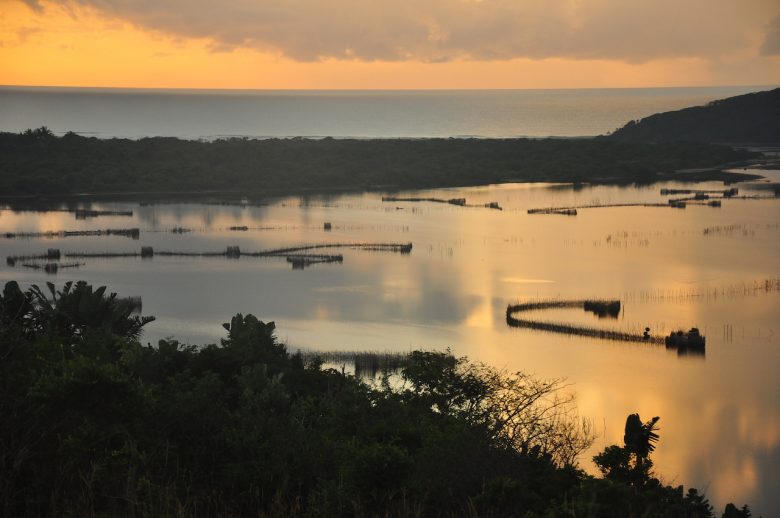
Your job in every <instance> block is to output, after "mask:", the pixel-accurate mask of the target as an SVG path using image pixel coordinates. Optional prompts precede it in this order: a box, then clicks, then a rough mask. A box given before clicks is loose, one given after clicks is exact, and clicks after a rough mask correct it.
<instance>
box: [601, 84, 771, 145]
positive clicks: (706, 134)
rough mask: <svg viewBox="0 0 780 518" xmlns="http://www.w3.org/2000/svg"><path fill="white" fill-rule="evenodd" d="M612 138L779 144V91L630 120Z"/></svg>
mask: <svg viewBox="0 0 780 518" xmlns="http://www.w3.org/2000/svg"><path fill="white" fill-rule="evenodd" d="M609 138H611V139H615V140H623V141H627V140H630V141H644V142H677V141H688V142H690V141H695V142H719V143H753V144H767V143H772V144H776V143H778V142H780V88H776V89H774V90H768V91H765V92H757V93H752V94H746V95H738V96H736V97H729V98H727V99H721V100H718V101H713V102H711V103H709V104H707V105H705V106H695V107H693V108H685V109H683V110H678V111H673V112H665V113H657V114H655V115H651V116H649V117H645V118H644V119H641V120H639V121H631V122H629V123H628V124H626V125H625V126H623V127H622V128H620V129H618V130H616V131H615V132H614V133H612V135H610V137H609Z"/></svg>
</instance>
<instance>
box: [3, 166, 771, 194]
mask: <svg viewBox="0 0 780 518" xmlns="http://www.w3.org/2000/svg"><path fill="white" fill-rule="evenodd" d="M740 165H741V164H740ZM733 166H734V164H732V165H730V166H728V165H724V168H726V167H733ZM762 178H765V177H764V176H761V175H758V174H750V173H735V172H728V171H723V170H721V169H711V170H707V171H697V172H696V173H685V172H675V173H670V174H669V175H668V176H666V177H664V178H658V179H657V180H656V181H655V182H653V183H663V182H675V181H676V182H681V183H701V182H723V183H724V184H725V185H728V184H732V183H738V182H749V181H754V180H760V179H762ZM513 183H560V184H573V185H630V184H633V183H636V182H631V181H621V180H615V181H611V180H610V179H608V178H604V179H594V180H593V181H590V182H550V181H547V180H528V181H526V180H522V181H521V180H517V181H511V180H509V181H506V182H497V183H480V184H469V185H443V186H438V187H430V186H428V187H419V188H415V187H404V188H393V187H391V186H375V187H373V188H366V189H358V188H355V189H349V188H333V189H324V188H312V189H306V188H298V189H293V190H289V189H266V190H263V191H257V192H247V191H243V190H193V191H134V192H93V193H90V192H84V193H49V194H44V195H42V194H22V195H0V203H14V202H17V203H18V202H33V203H41V204H43V203H46V202H54V203H56V202H60V203H69V202H80V201H86V202H101V201H103V202H108V201H168V200H169V201H177V202H178V201H184V200H193V201H208V200H211V201H215V202H218V201H224V202H230V201H235V200H241V199H248V200H255V201H257V200H264V199H278V198H285V197H294V196H338V195H343V194H354V193H377V194H382V193H396V192H401V191H422V190H426V191H427V190H438V189H453V188H468V187H485V186H488V185H505V184H513Z"/></svg>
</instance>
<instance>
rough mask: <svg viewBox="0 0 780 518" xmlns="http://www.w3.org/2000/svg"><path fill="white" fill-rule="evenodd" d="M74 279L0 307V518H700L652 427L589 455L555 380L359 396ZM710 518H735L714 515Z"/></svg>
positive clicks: (428, 379)
mask: <svg viewBox="0 0 780 518" xmlns="http://www.w3.org/2000/svg"><path fill="white" fill-rule="evenodd" d="M133 309H134V306H133V305H132V303H131V302H130V301H127V300H124V299H121V298H119V297H117V296H116V294H108V293H107V292H106V289H105V288H97V289H93V288H92V287H91V286H90V285H88V284H86V283H84V282H78V283H75V284H74V283H66V284H65V285H64V286H63V287H62V288H61V289H59V290H57V289H56V287H55V286H54V285H53V284H48V285H47V287H46V288H44V289H41V288H39V287H37V286H32V287H31V288H29V289H27V290H22V289H21V288H20V287H19V285H18V284H17V283H16V282H9V283H7V284H6V285H5V287H4V289H3V292H2V295H0V360H1V361H0V415H2V426H0V514H2V515H3V516H128V517H129V516H134V517H137V516H155V517H157V516H220V517H229V516H486V517H487V516H519V517H527V518H531V517H541V516H545V517H580V516H582V517H594V516H596V517H600V516H604V517H627V516H647V517H672V516H675V517H676V516H685V517H691V518H694V517H712V516H715V514H714V512H713V509H712V506H711V505H710V504H709V503H708V501H707V500H706V498H705V496H704V495H703V494H701V493H700V492H699V491H697V490H696V489H693V488H690V489H688V490H687V491H685V490H684V489H683V487H682V486H677V487H674V486H669V485H666V484H664V483H663V482H662V481H661V480H660V479H659V478H658V477H657V476H656V475H655V474H654V473H653V470H652V466H653V463H652V460H651V458H650V457H651V453H652V452H653V450H654V448H655V443H656V442H657V441H658V438H659V437H658V434H657V433H656V431H657V429H656V423H657V421H658V419H659V418H658V417H654V418H652V419H650V420H649V421H642V419H641V418H640V416H639V415H638V414H632V415H630V416H628V419H627V420H626V425H625V435H624V439H623V444H622V445H612V446H609V447H607V448H606V449H604V450H603V451H602V452H601V453H599V454H598V455H596V456H595V457H594V461H595V463H596V465H597V466H598V468H599V470H600V473H601V476H599V477H594V476H591V475H588V474H586V473H585V472H584V471H582V470H581V469H580V468H579V467H578V465H577V457H578V455H579V454H580V453H582V452H583V451H584V450H585V449H586V448H587V447H589V446H590V445H591V444H592V440H593V434H592V433H591V431H590V428H589V426H588V421H583V420H580V419H578V418H576V417H573V413H572V411H573V406H572V403H573V402H572V399H571V398H570V397H567V396H566V395H565V394H564V393H563V391H562V388H563V386H562V384H561V381H560V380H541V379H537V378H535V377H533V376H530V375H527V374H524V373H508V372H502V371H498V370H496V369H494V368H491V367H487V366H484V365H478V364H474V363H471V362H469V361H467V360H466V359H464V358H456V357H454V356H452V355H451V354H449V353H447V352H426V351H415V352H412V353H410V354H409V356H408V358H407V359H406V361H405V362H404V366H403V368H402V371H401V373H400V377H396V378H395V379H392V378H388V377H385V378H383V381H382V382H381V383H378V384H369V383H366V382H364V381H361V380H360V379H358V378H356V377H354V376H351V375H348V374H345V373H344V372H343V371H337V370H334V369H326V368H323V364H322V362H321V361H319V360H318V359H317V358H316V357H313V358H312V357H311V356H309V357H307V358H304V356H302V355H301V354H298V353H296V354H291V353H289V352H288V351H287V349H286V347H285V345H284V344H282V343H279V341H278V340H277V339H276V338H275V336H274V329H275V326H274V324H273V323H265V322H262V321H260V320H258V319H257V318H255V317H254V316H252V315H246V316H244V315H240V314H239V315H236V316H235V317H233V318H232V320H231V322H230V323H226V324H224V327H225V329H226V330H227V337H226V338H225V339H223V340H222V341H221V343H220V344H210V345H205V346H201V347H198V346H192V345H185V344H182V343H180V342H178V341H176V340H174V339H167V340H161V341H160V342H159V343H158V344H157V345H156V346H151V345H143V344H142V343H141V342H140V341H139V337H140V335H141V331H142V329H143V326H144V325H145V324H147V323H148V322H150V321H151V320H153V319H152V318H151V317H141V316H138V315H136V314H134V313H133ZM723 516H724V517H729V518H738V517H748V516H750V510H749V508H747V506H745V507H743V508H742V509H739V508H737V507H736V506H734V505H732V504H729V505H728V506H727V507H726V511H725V513H724V514H723Z"/></svg>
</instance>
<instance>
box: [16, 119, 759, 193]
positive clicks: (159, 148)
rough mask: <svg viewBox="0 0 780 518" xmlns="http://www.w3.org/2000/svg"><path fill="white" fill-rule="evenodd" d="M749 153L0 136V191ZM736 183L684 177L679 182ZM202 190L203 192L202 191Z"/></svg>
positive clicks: (523, 143) (616, 170)
mask: <svg viewBox="0 0 780 518" xmlns="http://www.w3.org/2000/svg"><path fill="white" fill-rule="evenodd" d="M750 156H752V155H751V154H750V153H748V152H746V151H744V150H734V149H732V148H730V147H726V146H714V145H708V144H695V143H669V144H648V143H643V142H623V141H618V140H610V139H603V138H597V139H574V140H571V139H544V140H533V139H417V140H415V139H387V140H350V139H343V140H342V139H322V140H310V139H268V140H249V139H238V138H232V139H224V140H217V141H213V142H202V141H187V140H179V139H175V138H162V137H155V138H143V139H140V140H127V139H107V140H100V139H97V138H94V137H91V138H87V137H81V136H78V135H75V134H73V133H68V134H66V135H65V136H63V137H60V138H57V137H55V136H53V135H52V134H51V132H50V131H49V130H48V129H46V128H40V129H37V130H28V131H26V132H24V133H22V134H12V133H0V193H3V195H5V196H11V195H33V196H37V195H65V194H68V193H104V194H106V193H113V194H116V195H122V194H128V193H136V194H139V193H168V195H170V196H174V195H176V194H177V193H179V194H182V193H187V194H188V195H189V196H192V195H193V194H194V193H198V192H201V193H203V194H209V193H214V192H221V193H234V194H236V195H240V196H246V195H248V194H253V193H254V194H255V195H264V194H267V193H269V192H270V193H274V192H293V191H301V192H303V191H315V192H317V191H332V190H336V191H345V190H366V189H371V190H384V191H388V190H397V189H408V188H429V187H453V186H465V185H480V184H488V183H500V182H507V181H530V182H536V181H544V182H551V181H560V182H607V183H633V182H641V183H652V182H654V181H658V180H659V179H663V180H669V179H672V178H674V175H670V173H672V172H673V171H676V170H678V169H686V168H700V167H714V166H718V165H721V164H725V163H730V162H734V161H739V160H744V159H745V158H748V157H750ZM735 178H744V176H743V175H739V174H734V173H721V172H718V171H706V172H702V173H697V174H694V173H690V172H688V173H686V174H685V175H684V176H682V177H681V179H683V180H684V181H696V180H701V179H735ZM204 191H205V192H204Z"/></svg>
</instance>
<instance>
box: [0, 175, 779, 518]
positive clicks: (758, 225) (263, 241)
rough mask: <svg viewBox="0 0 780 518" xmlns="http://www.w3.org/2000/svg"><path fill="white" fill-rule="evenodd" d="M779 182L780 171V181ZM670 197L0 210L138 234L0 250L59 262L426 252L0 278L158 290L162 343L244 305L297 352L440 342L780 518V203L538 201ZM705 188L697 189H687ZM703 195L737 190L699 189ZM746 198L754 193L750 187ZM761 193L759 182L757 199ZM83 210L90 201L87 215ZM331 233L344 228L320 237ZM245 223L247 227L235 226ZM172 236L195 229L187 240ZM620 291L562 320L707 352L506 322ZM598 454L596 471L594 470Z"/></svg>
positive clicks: (672, 468)
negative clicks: (698, 344) (519, 309)
mask: <svg viewBox="0 0 780 518" xmlns="http://www.w3.org/2000/svg"><path fill="white" fill-rule="evenodd" d="M770 174H773V175H775V176H777V175H778V173H777V172H774V173H770ZM661 187H681V186H680V185H673V184H669V185H654V186H651V187H642V188H636V187H614V186H596V187H584V188H574V187H572V186H568V185H545V184H507V185H496V186H486V187H475V188H462V189H445V190H436V191H425V192H414V193H403V194H402V195H409V196H436V197H440V198H454V197H464V198H466V199H467V201H468V202H469V203H473V204H484V203H487V202H492V201H496V202H498V203H499V204H500V205H501V206H502V207H503V208H504V210H503V211H497V210H490V209H486V208H469V207H455V206H451V205H446V204H433V203H418V204H412V203H401V202H397V203H387V202H382V199H381V194H377V193H366V194H357V195H344V196H332V197H310V198H285V199H280V200H271V201H269V202H268V203H267V204H265V205H247V206H225V205H206V204H200V203H176V204H152V205H140V204H138V203H130V202H127V203H120V202H115V203H94V204H91V205H89V206H90V207H91V208H96V209H119V210H131V211H133V216H132V217H100V218H95V219H88V220H76V219H75V217H74V215H73V214H71V213H67V212H47V213H37V212H15V211H13V210H10V209H8V208H6V209H4V210H2V211H0V231H2V232H3V233H5V232H22V231H28V232H29V231H46V230H74V229H105V228H123V227H139V228H140V229H141V235H140V239H139V240H131V239H129V238H125V237H113V236H112V237H69V238H54V239H25V240H20V239H4V238H2V239H0V251H1V252H2V255H12V254H24V253H41V252H42V251H43V250H45V249H46V248H60V249H62V250H63V252H64V251H77V250H82V251H138V250H140V247H141V246H153V247H155V249H156V250H182V251H184V250H189V251H210V250H214V251H218V250H224V249H225V247H226V246H229V245H238V246H240V247H241V249H242V250H244V251H251V250H261V249H267V248H273V247H281V246H288V245H296V244H308V243H326V242H330V243H337V242H398V243H406V242H411V243H413V245H414V248H413V250H412V252H411V254H409V255H401V254H396V253H385V252H369V251H360V250H350V249H345V250H341V251H340V253H343V255H344V262H343V264H322V265H315V266H312V267H310V268H307V269H305V270H293V269H292V268H291V266H290V265H289V264H288V263H287V262H286V261H284V259H271V258H268V259H260V258H247V257H242V258H241V259H239V260H228V259H225V258H164V257H155V258H154V259H152V260H143V261H142V260H141V259H134V258H127V259H111V260H109V259H86V260H84V261H85V263H86V264H85V265H84V266H82V267H81V268H80V269H78V270H62V271H60V273H59V275H57V276H46V275H45V274H44V273H42V272H39V271H34V270H30V269H27V268H23V267H20V266H17V267H15V268H12V267H10V266H7V265H5V264H4V266H3V267H2V269H0V280H2V281H3V282H5V281H7V280H12V279H16V280H19V281H21V282H22V283H23V284H24V285H25V286H26V285H29V284H31V283H43V282H45V281H54V282H56V283H57V284H58V285H61V283H63V282H65V281H66V280H76V279H84V280H87V281H89V282H91V283H93V284H98V285H104V284H105V285H108V286H109V287H110V289H111V290H112V291H117V292H119V293H120V294H122V295H140V296H142V297H143V313H144V314H151V315H156V316H157V317H158V320H157V321H156V322H154V323H152V324H150V325H149V326H148V327H147V332H146V335H145V339H146V340H148V341H152V342H154V341H155V340H157V339H159V338H162V337H165V336H176V337H178V338H180V339H183V340H187V341H190V342H192V343H204V342H213V341H215V340H218V339H219V338H220V337H222V336H223V335H224V330H223V329H222V327H221V326H220V324H221V323H222V322H226V321H228V320H229V319H230V317H231V316H232V315H233V314H235V313H237V312H244V313H247V312H251V313H253V314H255V315H257V316H258V317H259V318H261V319H264V320H274V321H276V324H277V329H278V335H279V337H280V338H281V339H283V340H285V341H286V342H287V343H288V344H289V345H290V348H291V349H295V348H298V347H301V348H307V349H319V350H343V349H350V350H367V349H371V350H388V351H408V350H410V349H412V348H426V349H444V348H446V347H450V348H451V349H452V351H453V352H454V353H455V354H456V355H467V356H469V357H470V358H471V359H473V360H477V361H484V362H487V363H489V364H492V365H495V366H498V367H505V368H507V369H511V370H519V369H522V370H526V371H529V372H532V373H535V374H537V375H539V376H542V377H555V378H566V379H567V380H568V381H569V382H570V383H571V386H570V387H569V389H570V390H571V391H572V392H574V393H576V395H577V397H578V403H579V409H580V411H581V413H582V414H583V415H584V416H587V417H590V418H592V419H593V420H594V422H595V424H596V428H597V429H598V431H599V433H600V434H601V437H600V438H599V439H598V440H597V443H596V445H595V446H594V449H593V453H595V452H596V451H597V450H600V449H602V448H603V447H604V446H605V445H607V444H612V443H620V442H621V441H622V435H623V424H624V422H625V417H626V415H627V414H629V413H632V412H639V413H640V414H641V415H642V417H643V418H645V419H649V418H650V417H652V416H654V415H659V416H661V421H660V425H661V432H660V433H661V442H660V444H659V446H658V449H657V452H656V453H655V456H654V459H655V462H656V467H657V469H658V472H659V473H662V474H663V475H664V477H665V481H666V482H667V483H674V484H686V485H695V486H696V487H699V488H701V489H704V490H706V492H707V494H708V496H709V498H710V500H711V501H712V502H713V503H714V504H716V509H717V511H718V512H720V511H721V510H722V508H723V505H725V503H726V501H729V500H734V501H735V502H736V503H738V504H739V505H741V504H742V503H745V502H747V503H749V504H750V505H751V507H753V509H754V513H755V514H756V515H759V514H763V515H764V516H777V515H780V496H778V493H777V491H776V488H777V487H780V467H779V466H780V377H778V376H777V365H779V364H780V348H779V347H780V325H779V323H780V320H779V319H778V317H780V292H778V291H769V292H766V291H762V290H759V291H752V289H751V287H752V286H754V285H756V283H761V282H763V281H764V280H766V279H776V278H778V277H780V261H779V260H778V259H780V201H778V200H774V199H770V200H726V201H724V203H723V206H722V208H720V209H715V208H710V207H703V206H689V207H688V208H686V209H684V210H680V209H670V208H657V207H625V208H601V209H590V210H581V211H580V212H579V215H578V216H576V217H567V216H556V215H529V214H527V212H526V211H527V209H529V208H533V207H544V206H560V205H582V204H590V203H621V202H649V203H655V202H664V201H665V199H666V198H665V197H662V196H661V195H660V194H659V190H660V188H661ZM689 187H690V186H689ZM694 187H695V188H700V189H701V188H715V189H717V188H721V189H722V188H723V187H722V185H720V184H699V185H697V186H694ZM739 187H740V190H741V193H748V194H750V193H751V191H750V190H749V186H748V185H746V184H742V185H739ZM765 192H766V191H753V192H752V193H753V194H762V193H765ZM84 206H86V205H84ZM324 222H331V223H332V230H331V231H330V232H326V231H325V230H324V229H323V224H324ZM243 225H246V226H248V227H249V228H250V229H249V230H248V231H245V232H237V231H231V230H228V227H230V226H243ZM174 227H187V228H191V229H193V232H190V233H186V234H174V233H170V232H169V230H170V229H172V228H174ZM591 297H604V298H615V299H620V300H621V301H622V303H623V311H622V312H621V314H620V317H619V318H618V319H615V320H608V319H601V320H600V319H597V318H596V317H595V316H593V315H591V314H587V313H584V312H582V311H579V310H573V309H562V310H552V311H549V312H546V313H540V314H539V317H540V318H544V319H547V320H550V321H558V322H568V323H581V324H585V325H590V326H604V327H610V328H615V329H621V330H625V331H634V332H641V330H642V329H644V327H646V326H647V327H650V328H651V330H652V333H653V334H659V335H661V334H668V333H669V332H670V331H671V330H675V329H678V328H683V329H688V328H690V327H693V326H696V327H698V328H699V329H701V330H702V332H703V333H704V334H705V335H706V337H707V348H706V355H704V356H697V355H687V356H686V355H678V354H677V353H676V352H675V351H672V350H667V349H666V348H665V347H663V346H656V345H649V344H644V343H640V344H628V343H620V342H605V341H599V340H596V339H589V338H582V337H567V336H562V335H557V334H550V333H544V332H538V331H532V330H521V329H510V328H508V327H507V325H506V323H505V319H504V311H505V308H506V306H507V304H508V303H512V302H515V301H518V300H522V301H526V300H534V299H546V298H559V299H575V298H591ZM589 458H590V455H586V456H585V457H584V458H583V464H585V465H586V467H588V469H593V466H592V464H591V463H590V460H589Z"/></svg>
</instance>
